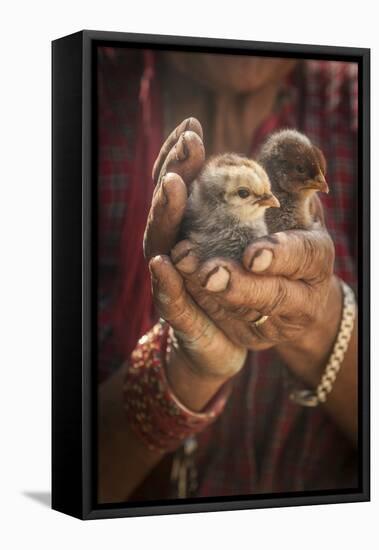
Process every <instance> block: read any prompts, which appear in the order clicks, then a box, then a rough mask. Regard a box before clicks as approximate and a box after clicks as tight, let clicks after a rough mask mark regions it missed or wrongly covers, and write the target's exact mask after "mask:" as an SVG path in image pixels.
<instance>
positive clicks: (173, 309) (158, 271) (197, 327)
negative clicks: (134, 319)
mask: <svg viewBox="0 0 379 550" xmlns="http://www.w3.org/2000/svg"><path fill="white" fill-rule="evenodd" d="M149 267H150V271H151V274H152V291H153V297H154V303H155V306H156V308H157V310H158V312H159V315H160V316H161V317H162V318H163V319H165V320H166V321H167V322H168V323H170V325H171V326H172V328H173V329H174V330H175V331H176V332H178V333H180V335H181V336H182V337H183V338H184V339H185V340H186V342H187V343H188V342H198V340H199V339H201V338H204V337H205V335H206V339H207V341H208V340H211V339H212V337H213V336H214V334H215V333H216V332H218V329H217V327H216V326H215V325H214V324H213V323H212V322H211V320H210V319H209V318H208V317H207V316H206V315H205V314H204V313H203V312H202V311H201V310H200V308H198V307H197V306H196V305H195V303H194V302H193V300H192V299H191V298H190V296H189V295H188V294H187V292H186V290H185V287H184V284H183V280H182V278H181V276H180V275H179V273H178V272H177V271H176V269H175V268H174V266H173V265H172V263H171V261H170V258H169V257H168V256H156V257H155V258H153V259H152V260H151V261H150V264H149Z"/></svg>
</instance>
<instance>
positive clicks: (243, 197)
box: [237, 189, 250, 199]
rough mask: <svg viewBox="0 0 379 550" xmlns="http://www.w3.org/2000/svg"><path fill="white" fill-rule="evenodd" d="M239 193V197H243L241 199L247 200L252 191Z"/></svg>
mask: <svg viewBox="0 0 379 550" xmlns="http://www.w3.org/2000/svg"><path fill="white" fill-rule="evenodd" d="M237 193H238V196H239V197H241V199H247V197H248V196H249V195H250V191H249V190H248V189H238V191H237Z"/></svg>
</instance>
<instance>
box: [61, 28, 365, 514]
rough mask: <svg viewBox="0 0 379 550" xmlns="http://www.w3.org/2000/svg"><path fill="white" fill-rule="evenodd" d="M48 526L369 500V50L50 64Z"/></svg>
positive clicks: (144, 55) (198, 53)
mask: <svg viewBox="0 0 379 550" xmlns="http://www.w3.org/2000/svg"><path fill="white" fill-rule="evenodd" d="M52 53H53V388H52V390H53V401H52V415H53V417H52V418H53V448H52V461H53V471H52V502H53V508H54V509H56V510H59V511H61V512H65V513H67V514H70V515H73V516H76V517H78V518H82V519H94V518H110V517H121V516H137V515H151V514H171V513H184V512H196V511H211V510H236V509H244V508H261V507H275V506H290V505H291V506H292V505H306V504H321V503H338V502H356V501H366V500H368V499H369V477H370V472H369V428H370V426H369V200H370V197H369V58H370V57H369V50H367V49H360V48H345V47H335V46H333V47H332V46H310V45H299V44H275V43H263V42H253V41H252V42H248V41H236V40H216V39H212V40H211V39H207V38H185V37H171V36H152V35H139V34H126V33H125V34H124V33H113V32H112V33H111V32H99V31H83V32H79V33H76V34H73V35H70V36H67V37H64V38H61V39H59V40H56V41H54V42H53V49H52Z"/></svg>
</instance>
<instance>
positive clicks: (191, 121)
mask: <svg viewBox="0 0 379 550" xmlns="http://www.w3.org/2000/svg"><path fill="white" fill-rule="evenodd" d="M186 131H191V132H194V133H195V134H197V135H198V136H199V137H200V138H201V140H202V139H203V129H202V127H201V124H200V122H199V121H198V120H197V119H196V118H194V117H190V118H186V119H185V120H183V122H181V123H180V124H179V126H177V127H176V128H175V130H173V131H172V132H171V134H170V135H169V136H168V138H167V139H166V141H165V142H164V144H163V145H162V148H161V150H160V152H159V154H158V157H157V160H156V161H155V163H154V167H153V174H152V176H153V181H154V183H155V184H156V183H157V182H158V179H159V174H160V172H161V169H162V166H163V164H164V162H165V160H166V157H167V155H168V154H169V152H170V151H171V149H172V148H173V147H174V145H175V144H176V142H177V141H178V140H179V137H180V135H181V134H182V133H183V132H186Z"/></svg>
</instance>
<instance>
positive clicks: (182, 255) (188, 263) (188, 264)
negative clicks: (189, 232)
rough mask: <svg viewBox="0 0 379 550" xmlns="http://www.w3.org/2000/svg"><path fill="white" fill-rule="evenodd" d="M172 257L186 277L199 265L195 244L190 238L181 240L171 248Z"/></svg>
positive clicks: (177, 267)
mask: <svg viewBox="0 0 379 550" xmlns="http://www.w3.org/2000/svg"><path fill="white" fill-rule="evenodd" d="M171 259H172V261H173V263H174V265H175V267H176V269H177V270H178V271H179V272H180V273H181V274H182V275H183V276H184V277H185V276H186V275H190V274H192V273H194V272H195V271H196V270H197V268H198V265H199V260H198V258H197V256H196V252H195V249H194V246H193V244H192V243H191V241H189V240H184V241H180V242H178V243H177V244H176V245H175V246H174V248H173V249H172V250H171Z"/></svg>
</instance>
